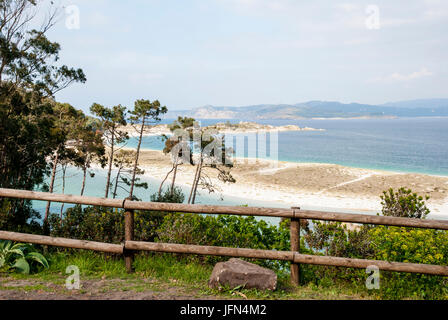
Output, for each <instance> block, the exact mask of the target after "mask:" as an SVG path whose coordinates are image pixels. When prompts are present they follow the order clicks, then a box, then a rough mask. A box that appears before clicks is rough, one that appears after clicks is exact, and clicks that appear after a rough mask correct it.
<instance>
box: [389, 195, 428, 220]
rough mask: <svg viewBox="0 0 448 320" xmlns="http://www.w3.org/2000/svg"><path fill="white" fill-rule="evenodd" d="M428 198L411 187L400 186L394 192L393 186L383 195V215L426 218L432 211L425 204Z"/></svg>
mask: <svg viewBox="0 0 448 320" xmlns="http://www.w3.org/2000/svg"><path fill="white" fill-rule="evenodd" d="M428 199H429V197H428V196H426V197H425V198H423V197H422V196H419V195H417V194H416V193H413V192H412V190H410V189H406V188H400V189H398V191H396V192H394V190H393V189H392V188H391V189H389V190H388V191H383V195H382V196H381V205H382V206H383V209H382V214H383V216H392V217H405V218H418V219H424V218H426V216H427V215H428V214H429V212H430V211H429V209H428V208H427V207H426V204H425V200H428Z"/></svg>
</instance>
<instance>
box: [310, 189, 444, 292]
mask: <svg viewBox="0 0 448 320" xmlns="http://www.w3.org/2000/svg"><path fill="white" fill-rule="evenodd" d="M381 199H382V200H383V202H382V204H383V214H384V213H385V214H387V215H390V216H399V217H411V218H424V217H426V215H427V214H428V213H429V210H428V209H427V207H426V204H425V201H424V199H423V198H422V197H420V196H418V195H417V194H415V193H412V191H411V190H407V189H404V188H401V189H399V190H398V191H397V192H394V191H393V190H392V189H391V190H388V191H387V192H384V193H383V196H381ZM304 238H305V245H306V246H307V247H308V248H310V249H311V250H312V251H313V254H325V255H330V256H340V257H347V258H362V259H372V260H385V261H393V262H405V263H406V262H409V263H423V264H434V265H444V266H446V265H447V264H448V254H447V252H448V233H447V232H446V231H440V230H422V229H411V228H404V227H386V226H370V225H363V226H360V227H358V228H355V229H354V230H349V229H348V228H347V225H345V224H343V223H340V222H324V223H323V222H316V221H314V222H313V228H309V229H307V230H306V233H305V237H304ZM303 269H305V270H306V271H307V272H306V277H305V280H306V281H308V282H314V283H318V284H321V283H322V281H324V282H330V283H331V282H332V283H334V282H338V281H345V282H349V283H352V284H353V285H355V286H356V287H358V288H362V289H363V290H366V289H365V287H364V283H365V280H366V277H367V274H366V273H365V270H356V269H352V268H335V267H318V268H316V267H313V266H303ZM310 270H312V272H311V271H310ZM322 279H324V280H322ZM447 285H448V281H447V279H446V278H444V277H440V276H433V275H423V274H410V273H398V272H383V271H382V272H381V273H380V289H379V290H378V291H377V290H370V291H369V293H370V294H372V295H375V296H378V297H381V298H385V299H402V298H417V299H446V298H447V297H448V287H447Z"/></svg>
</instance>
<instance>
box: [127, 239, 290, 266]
mask: <svg viewBox="0 0 448 320" xmlns="http://www.w3.org/2000/svg"><path fill="white" fill-rule="evenodd" d="M125 247H126V249H130V250H144V251H156V252H172V253H189V254H200V255H211V256H228V257H245V258H254V259H269V260H287V261H293V259H294V252H292V251H275V250H259V249H246V248H229V247H213V246H199V245H189V244H175V243H160V242H143V241H125Z"/></svg>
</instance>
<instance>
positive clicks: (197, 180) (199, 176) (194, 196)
mask: <svg viewBox="0 0 448 320" xmlns="http://www.w3.org/2000/svg"><path fill="white" fill-rule="evenodd" d="M201 172H202V158H201V163H200V165H199V173H198V177H197V178H196V185H195V187H194V192H193V199H192V200H191V204H194V201H195V200H196V191H197V190H198V184H199V179H201Z"/></svg>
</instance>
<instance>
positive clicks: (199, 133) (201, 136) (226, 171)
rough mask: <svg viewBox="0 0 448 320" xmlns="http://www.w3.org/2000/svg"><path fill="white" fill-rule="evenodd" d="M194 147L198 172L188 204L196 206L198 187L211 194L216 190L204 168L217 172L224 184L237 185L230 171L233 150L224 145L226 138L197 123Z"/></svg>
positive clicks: (196, 172)
mask: <svg viewBox="0 0 448 320" xmlns="http://www.w3.org/2000/svg"><path fill="white" fill-rule="evenodd" d="M193 147H194V148H195V149H196V150H197V151H198V156H197V158H198V159H197V160H196V170H195V175H194V178H193V183H192V187H191V190H190V195H189V197H188V203H190V204H194V203H195V201H196V195H197V190H198V187H199V186H201V187H202V188H203V189H207V190H208V192H209V193H211V192H214V191H215V190H216V188H217V187H216V185H215V184H214V183H213V181H212V179H211V178H210V176H209V175H208V174H207V173H206V172H204V170H203V169H204V168H211V169H213V170H216V171H217V173H218V174H217V178H218V180H219V181H222V182H224V183H226V182H229V183H235V178H234V177H233V176H232V174H231V172H230V169H231V168H232V167H233V162H232V160H231V153H232V152H233V150H232V149H231V148H227V147H226V146H225V143H224V137H223V135H222V134H220V133H219V132H218V131H216V130H211V129H209V128H207V127H206V128H201V127H200V126H199V125H198V123H195V125H194V129H193Z"/></svg>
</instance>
